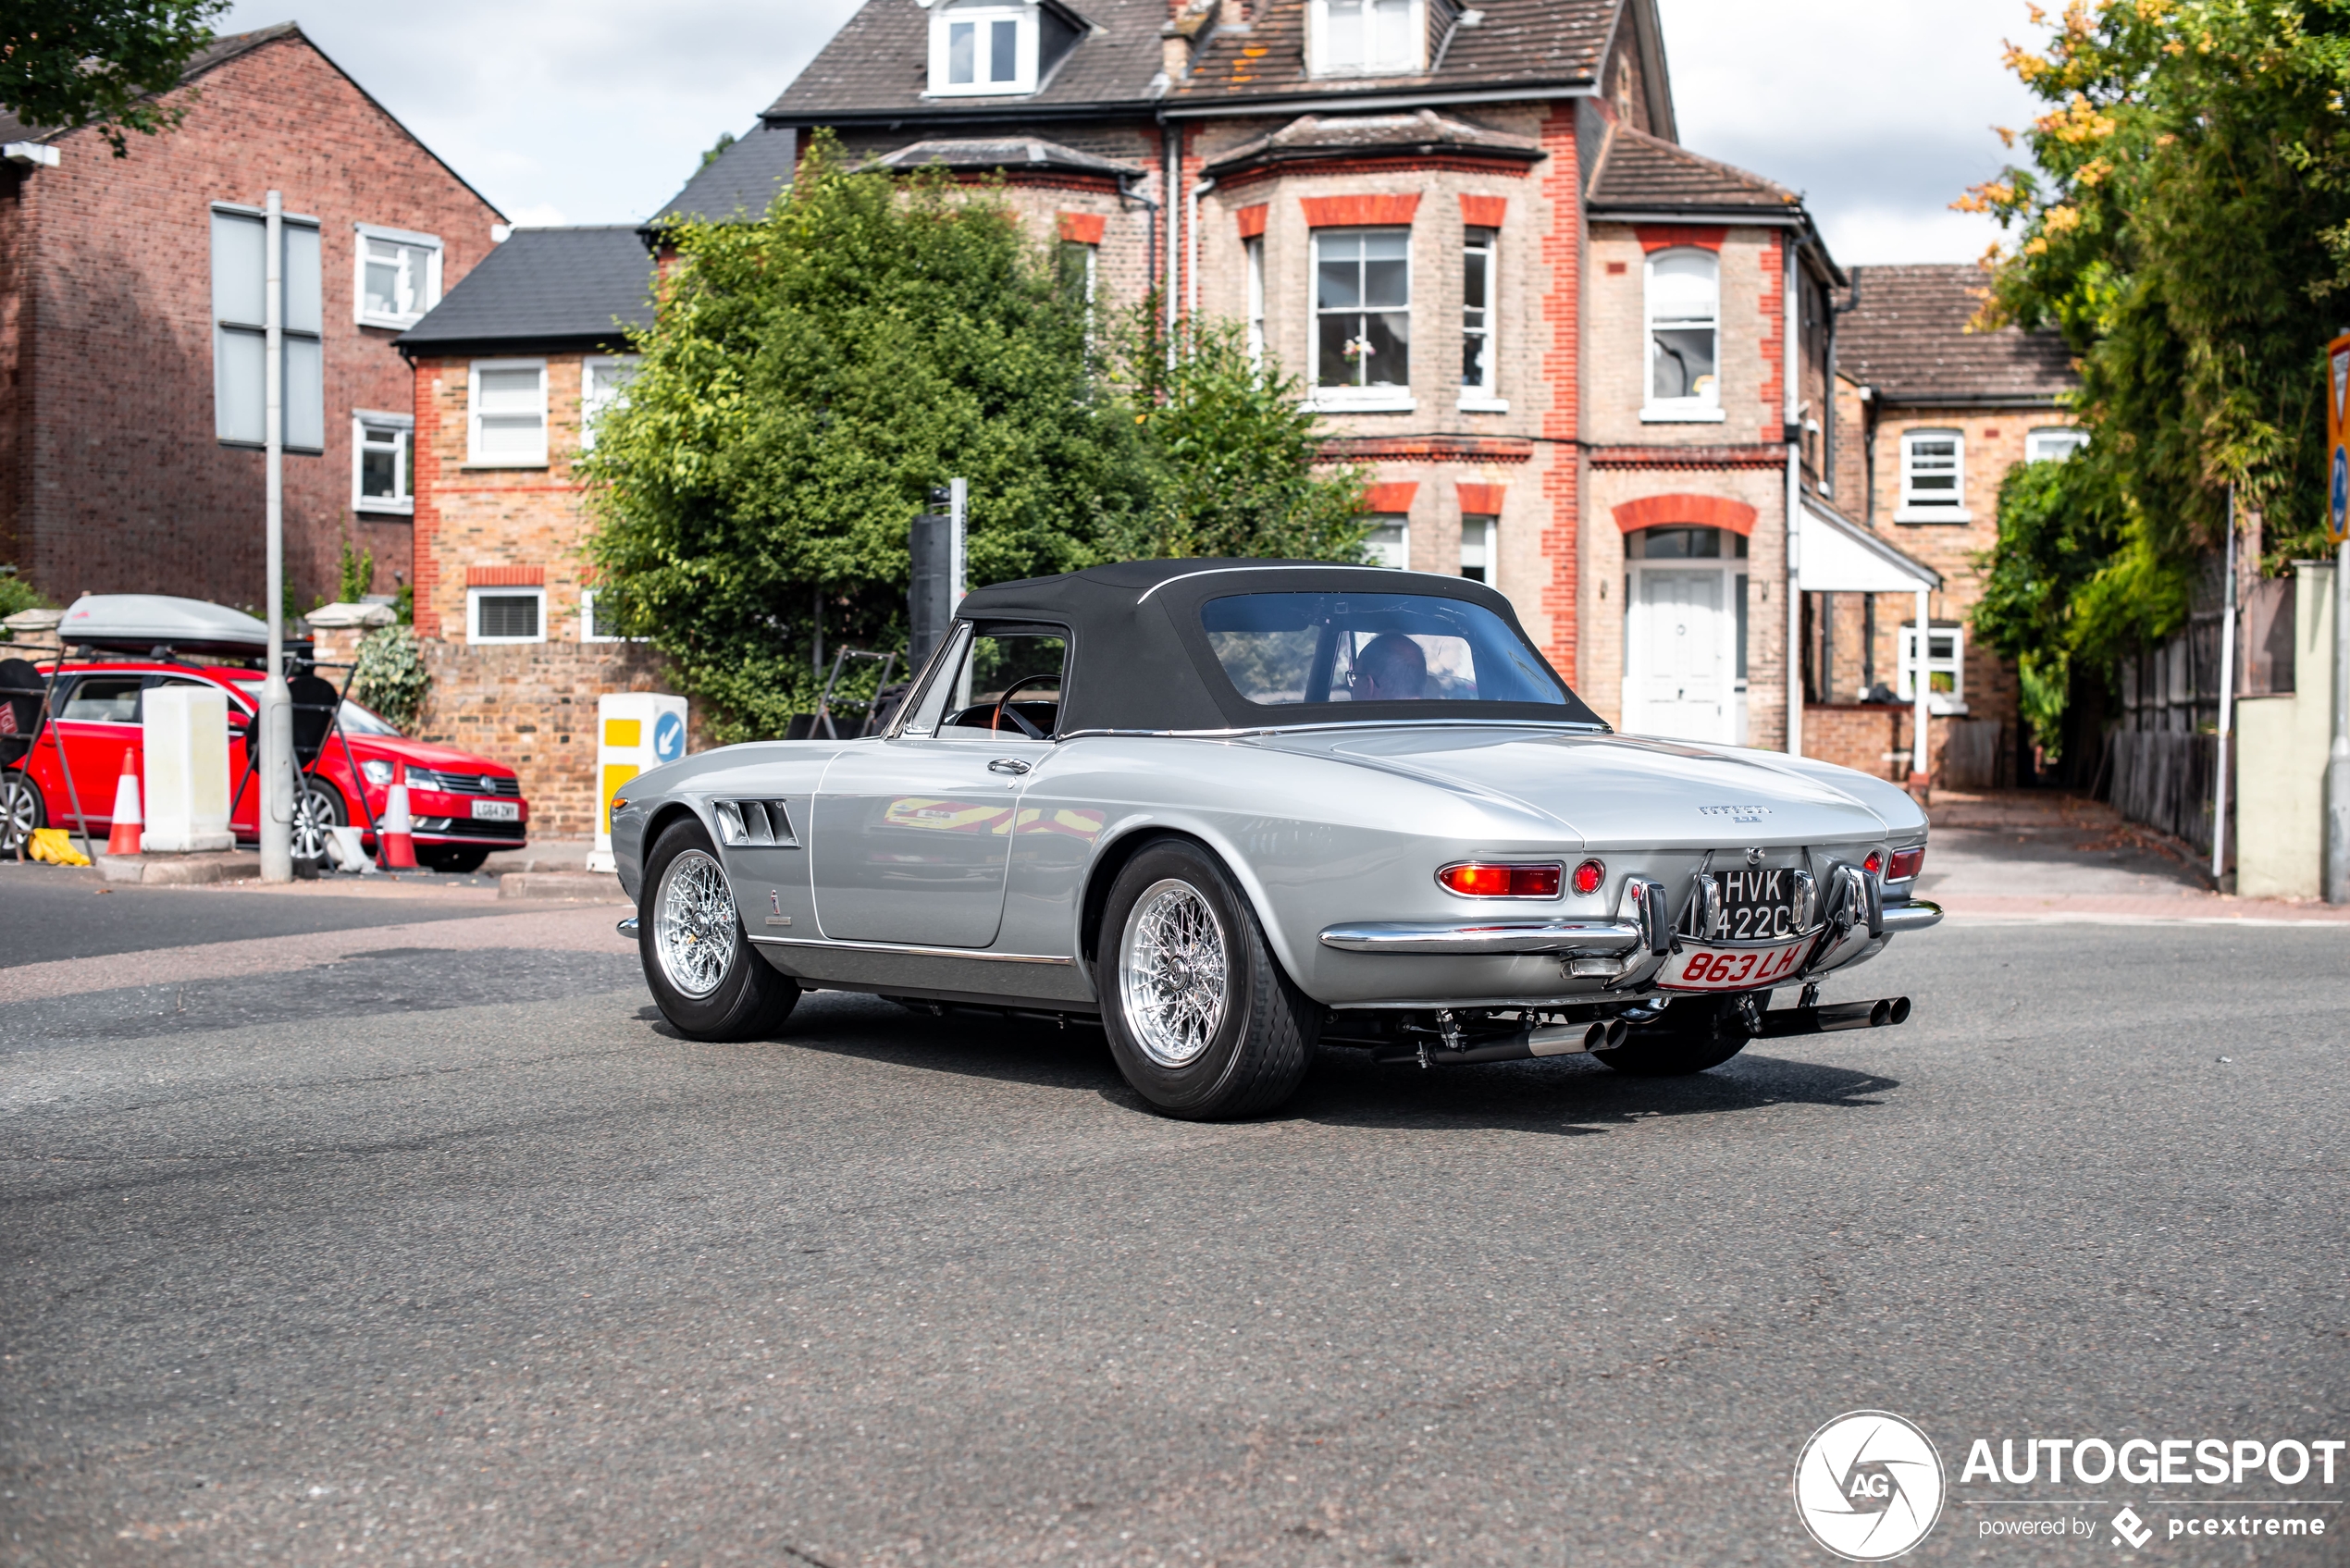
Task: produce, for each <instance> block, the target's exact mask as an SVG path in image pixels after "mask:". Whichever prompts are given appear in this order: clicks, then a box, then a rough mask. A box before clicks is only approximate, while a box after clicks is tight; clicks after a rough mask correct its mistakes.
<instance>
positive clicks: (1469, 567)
mask: <svg viewBox="0 0 2350 1568" xmlns="http://www.w3.org/2000/svg"><path fill="white" fill-rule="evenodd" d="M1501 537H1502V520H1501V519H1500V518H1498V517H1478V516H1476V515H1475V514H1471V515H1469V516H1466V517H1464V518H1462V519H1461V575H1462V576H1464V577H1466V578H1467V579H1468V580H1469V581H1470V582H1472V583H1484V584H1486V585H1488V586H1490V585H1491V583H1492V581H1493V574H1494V571H1495V569H1496V568H1498V567H1499V566H1500V565H1501V561H1502V557H1501V549H1500V546H1501Z"/></svg>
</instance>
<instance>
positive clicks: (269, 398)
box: [261, 191, 293, 882]
mask: <svg viewBox="0 0 2350 1568" xmlns="http://www.w3.org/2000/svg"><path fill="white" fill-rule="evenodd" d="M263 213H264V217H263V224H264V228H263V240H262V248H263V260H262V279H263V288H262V296H263V297H262V313H263V314H262V318H261V319H262V325H263V327H264V332H263V336H262V354H263V365H262V373H261V374H262V379H261V386H262V426H263V430H262V440H263V442H264V443H265V448H264V450H265V452H266V457H265V463H266V469H265V472H266V475H267V478H266V496H267V500H266V527H267V529H268V555H269V569H268V595H269V598H268V609H269V673H268V677H267V679H266V680H265V681H263V682H262V685H261V880H262V881H264V882H291V881H293V788H292V785H293V779H292V777H291V766H290V764H291V762H292V759H293V697H292V694H291V692H289V691H288V690H287V687H286V515H285V512H286V505H285V503H286V496H285V478H286V475H285V468H286V361H285V325H286V267H285V232H286V226H285V203H284V201H283V199H282V198H281V197H280V196H279V194H278V192H277V191H270V192H269V199H268V204H267V205H266V207H264V208H263Z"/></svg>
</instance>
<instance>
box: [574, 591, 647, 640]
mask: <svg viewBox="0 0 2350 1568" xmlns="http://www.w3.org/2000/svg"><path fill="white" fill-rule="evenodd" d="M602 594H603V590H602V589H601V588H582V589H580V590H579V640H580V641H581V642H643V641H644V640H645V639H644V638H642V637H629V636H622V635H621V632H620V627H619V626H618V625H617V624H615V623H613V622H612V620H611V619H609V618H608V617H605V616H603V615H602V614H601V613H600V611H598V609H597V605H598V603H599V602H600V599H601V597H602Z"/></svg>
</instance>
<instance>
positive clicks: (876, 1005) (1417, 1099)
mask: <svg viewBox="0 0 2350 1568" xmlns="http://www.w3.org/2000/svg"><path fill="white" fill-rule="evenodd" d="M648 1010H649V1009H648ZM654 1027H655V1028H656V1029H658V1030H661V1031H662V1032H668V1026H667V1025H665V1024H660V1023H656V1024H655V1026H654ZM775 1043H776V1045H780V1046H789V1047H792V1048H796V1049H800V1050H810V1051H825V1052H832V1053H836V1054H839V1055H842V1056H857V1057H861V1058H864V1059H866V1060H871V1061H881V1062H889V1063H892V1064H894V1065H897V1066H899V1067H908V1068H917V1069H920V1070H926V1071H937V1072H944V1073H952V1074H956V1075H958V1076H961V1077H967V1078H980V1079H992V1080H1001V1081H1005V1082H1014V1083H1027V1084H1033V1085H1037V1086H1039V1087H1043V1088H1051V1089H1070V1090H1078V1091H1087V1090H1090V1091H1092V1092H1094V1093H1098V1094H1099V1095H1101V1097H1102V1098H1103V1099H1105V1100H1107V1101H1109V1102H1111V1103H1112V1104H1114V1105H1119V1106H1120V1107H1122V1108H1125V1109H1129V1110H1132V1111H1134V1112H1136V1113H1137V1114H1142V1115H1148V1114H1150V1113H1149V1108H1148V1106H1146V1105H1144V1102H1143V1100H1142V1097H1141V1096H1140V1095H1138V1094H1136V1093H1134V1092H1133V1091H1132V1089H1130V1088H1128V1087H1127V1085H1126V1081H1125V1080H1123V1079H1121V1078H1120V1077H1119V1074H1118V1068H1117V1065H1116V1064H1115V1063H1114V1062H1112V1061H1111V1059H1110V1055H1109V1047H1108V1045H1107V1043H1105V1042H1104V1040H1103V1038H1102V1034H1101V1031H1100V1030H1099V1029H1098V1028H1093V1027H1087V1026H1083V1025H1079V1024H1071V1025H1070V1026H1069V1027H1068V1028H1066V1029H1060V1028H1056V1027H1055V1026H1054V1025H1052V1024H1048V1023H1043V1022H1036V1021H1030V1020H1026V1019H996V1018H990V1017H988V1016H986V1015H984V1014H977V1013H949V1014H947V1015H946V1016H945V1017H943V1018H937V1017H931V1016H928V1015H924V1014H921V1013H914V1012H909V1011H908V1010H907V1009H906V1008H904V1007H901V1006H897V1004H896V1003H892V1002H884V1001H882V1000H880V999H878V998H873V997H861V996H853V995H836V994H825V995H823V999H822V1000H821V1001H815V1000H813V999H811V1000H810V1001H803V1002H802V1003H801V1004H800V1009H799V1010H798V1011H797V1012H795V1014H794V1015H793V1017H792V1019H791V1021H790V1022H789V1023H788V1024H787V1025H785V1029H784V1030H783V1031H781V1033H780V1034H779V1035H778V1037H777V1040H776V1042H775ZM769 1048H773V1047H769ZM1899 1087H1900V1081H1899V1080H1898V1079H1891V1078H1886V1077H1884V1076H1883V1075H1881V1074H1876V1073H1867V1072H1857V1071H1854V1070H1852V1069H1851V1068H1839V1067H1829V1066H1825V1065H1824V1064H1821V1063H1816V1062H1805V1061H1800V1060H1795V1059H1792V1058H1789V1057H1785V1056H1769V1055H1763V1054H1761V1053H1759V1052H1758V1051H1757V1050H1755V1049H1754V1048H1751V1047H1750V1048H1749V1049H1748V1050H1747V1051H1745V1052H1743V1053H1741V1054H1740V1055H1738V1056H1736V1057H1734V1058H1733V1059H1732V1060H1730V1061H1729V1062H1728V1063H1726V1064H1725V1065H1724V1066H1722V1067H1719V1068H1714V1069H1713V1071H1711V1072H1705V1073H1698V1074H1695V1075H1694V1076H1691V1077H1688V1078H1631V1077H1627V1076H1625V1075H1623V1074H1620V1073H1615V1072H1612V1071H1610V1070H1609V1069H1608V1068H1605V1067H1604V1066H1602V1065H1601V1064H1600V1063H1598V1062H1594V1061H1591V1060H1589V1059H1588V1058H1584V1057H1554V1058H1552V1059H1550V1060H1547V1061H1529V1062H1494V1063H1487V1064H1483V1065H1480V1066H1476V1067H1456V1068H1432V1069H1429V1070H1426V1071H1423V1070H1422V1069H1420V1068H1416V1067H1413V1066H1410V1065H1408V1064H1407V1065H1402V1066H1388V1067H1381V1066H1379V1065H1376V1064H1374V1063H1373V1062H1372V1061H1371V1059H1370V1053H1368V1052H1367V1051H1356V1050H1349V1049H1343V1048H1338V1047H1328V1048H1325V1049H1324V1050H1323V1051H1322V1053H1321V1055H1320V1056H1319V1058H1318V1059H1317V1061H1316V1063H1315V1066H1314V1070H1313V1072H1312V1073H1311V1074H1310V1075H1309V1076H1308V1077H1307V1079H1306V1080H1305V1085H1304V1087H1303V1088H1301V1089H1300V1090H1299V1091H1298V1093H1297V1094H1296V1096H1295V1097H1294V1098H1292V1100H1291V1101H1290V1102H1289V1103H1288V1104H1287V1105H1283V1106H1281V1107H1280V1109H1278V1110H1276V1111H1273V1112H1271V1113H1269V1114H1268V1115H1267V1116H1265V1117H1260V1118H1258V1119H1260V1120H1263V1121H1268V1122H1281V1121H1313V1122H1321V1123H1325V1124H1328V1125H1330V1126H1339V1127H1366V1128H1394V1129H1396V1130H1427V1129H1434V1128H1478V1127H1491V1128H1510V1129H1515V1130H1524V1131H1529V1132H1549V1133H1554V1134H1556V1135H1559V1136H1561V1137H1580V1136H1584V1135H1586V1134H1589V1133H1596V1132H1604V1131H1606V1130H1609V1129H1610V1128H1613V1127H1622V1126H1628V1125H1630V1124H1631V1123H1633V1122H1637V1121H1642V1120H1646V1119H1649V1118H1651V1117H1680V1116H1720V1115H1725V1114H1729V1113H1732V1112H1737V1111H1750V1110H1760V1109H1762V1108H1765V1107H1767V1106H1772V1105H1824V1106H1832V1107H1836V1108H1839V1109H1852V1110H1865V1109H1870V1108H1873V1107H1874V1106H1877V1105H1882V1104H1884V1101H1883V1099H1882V1096H1883V1095H1885V1094H1886V1093H1888V1092H1889V1091H1891V1090H1894V1089H1898V1088H1899Z"/></svg>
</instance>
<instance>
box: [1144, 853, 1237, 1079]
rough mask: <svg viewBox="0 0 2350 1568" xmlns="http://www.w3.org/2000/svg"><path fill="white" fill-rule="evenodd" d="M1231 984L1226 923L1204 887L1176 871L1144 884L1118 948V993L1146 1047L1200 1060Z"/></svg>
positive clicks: (1181, 1062)
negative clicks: (1226, 957)
mask: <svg viewBox="0 0 2350 1568" xmlns="http://www.w3.org/2000/svg"><path fill="white" fill-rule="evenodd" d="M1229 989H1230V988H1229V985H1228V983H1227V976H1226V974H1225V963H1224V927H1223V925H1222V924H1221V923H1220V922H1219V921H1218V920H1217V919H1216V911H1215V910H1214V909H1213V908H1211V907H1209V906H1208V902H1207V900H1206V898H1203V897H1202V896H1200V893H1199V890H1198V889H1197V888H1194V886H1192V884H1191V883H1187V882H1182V881H1180V880H1178V879H1176V878H1172V877H1169V878H1168V879H1167V880H1166V881H1164V882H1157V883H1152V884H1151V885H1150V886H1149V887H1147V888H1145V889H1144V890H1143V895H1142V897H1141V898H1139V899H1137V900H1136V901H1135V903H1134V909H1133V912H1132V914H1131V915H1129V916H1128V917H1127V919H1126V934H1125V938H1124V940H1123V941H1122V942H1121V943H1120V944H1119V951H1118V991H1119V1002H1120V1003H1122V1004H1123V1006H1124V1009H1125V1014H1126V1023H1127V1027H1128V1028H1129V1029H1130V1030H1132V1032H1133V1035H1134V1043H1136V1044H1137V1045H1140V1046H1141V1047H1142V1048H1143V1054H1144V1056H1148V1057H1149V1058H1150V1059H1151V1060H1152V1061H1154V1062H1156V1063H1157V1064H1158V1065H1159V1066H1160V1067H1163V1068H1181V1067H1189V1066H1190V1065H1191V1064H1192V1063H1193V1062H1195V1061H1197V1060H1198V1059H1199V1057H1200V1056H1201V1055H1202V1053H1204V1052H1206V1049H1207V1047H1208V1046H1209V1044H1211V1043H1213V1042H1214V1041H1215V1039H1216V1031H1217V1030H1218V1028H1219V1027H1220V1026H1221V1025H1222V1024H1223V1022H1224V1003H1225V995H1226V993H1227V992H1228V990H1229Z"/></svg>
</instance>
